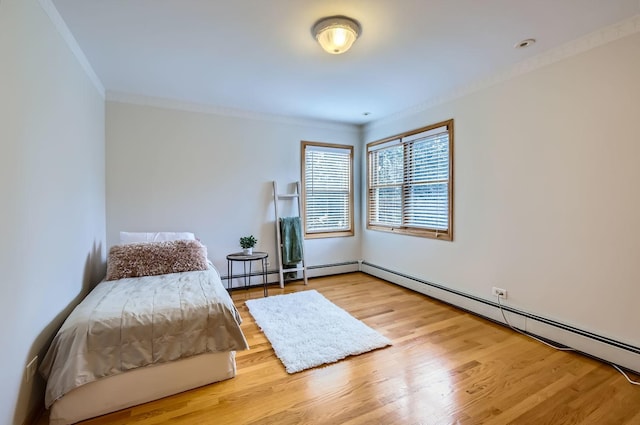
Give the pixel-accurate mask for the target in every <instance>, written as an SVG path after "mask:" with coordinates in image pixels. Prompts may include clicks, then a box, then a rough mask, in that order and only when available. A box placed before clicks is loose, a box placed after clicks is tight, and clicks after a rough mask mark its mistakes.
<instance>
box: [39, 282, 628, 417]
mask: <svg viewBox="0 0 640 425" xmlns="http://www.w3.org/2000/svg"><path fill="white" fill-rule="evenodd" d="M306 289H316V290H317V291H319V292H320V293H322V294H323V295H324V296H325V297H326V298H328V299H329V300H331V301H333V302H334V303H335V304H337V305H338V306H340V307H342V308H343V309H345V310H347V311H348V312H350V313H351V314H352V315H353V316H354V317H356V318H358V319H360V320H362V321H364V322H365V323H366V324H368V325H369V326H370V327H372V328H374V329H376V330H378V331H379V332H380V333H382V334H384V335H385V336H387V337H388V338H390V339H391V340H392V341H393V346H391V347H387V348H383V349H380V350H377V351H373V352H369V353H365V354H362V355H360V356H355V357H350V358H348V359H345V360H343V361H340V362H338V363H334V364H332V365H329V366H327V367H322V368H316V369H312V370H307V371H303V372H300V373H296V374H294V375H288V374H287V373H286V372H285V370H284V367H283V366H282V364H281V363H280V361H279V360H278V359H277V358H276V357H275V355H274V352H273V350H272V349H271V346H270V344H269V342H268V341H267V339H266V338H265V337H264V335H263V334H262V332H261V331H260V330H259V329H258V327H257V326H256V324H255V322H254V321H253V318H252V317H251V315H250V314H249V312H248V310H247V308H246V306H245V304H244V301H245V300H247V299H250V298H258V297H262V289H261V288H254V289H250V290H246V291H245V290H240V291H235V292H234V293H233V299H234V301H235V304H236V306H237V307H238V309H239V310H240V313H241V314H242V317H243V319H244V323H243V324H242V329H243V331H244V332H245V335H246V337H247V340H248V341H249V344H250V346H251V350H249V351H245V352H241V353H238V356H237V365H238V374H237V376H236V377H235V378H233V379H231V380H228V381H225V382H220V383H216V384H213V385H210V386H207V387H203V388H199V389H195V390H192V391H188V392H185V393H182V394H178V395H175V396H172V397H167V398H165V399H162V400H158V401H155V402H151V403H147V404H145V405H141V406H137V407H133V408H130V409H126V410H123V411H120V412H116V413H113V414H110V415H106V416H103V417H100V418H96V419H93V420H89V421H85V422H82V424H84V425H115V424H122V425H124V424H136V425H152V424H165V423H169V424H184V425H186V424H189V425H192V424H205V425H208V424H211V425H213V424H429V425H435V424H500V425H502V424H535V425H539V424H597V425H607V424H629V425H631V424H640V387H639V386H633V385H630V384H628V383H627V382H626V381H625V379H624V378H623V377H622V375H620V374H619V373H618V372H617V371H615V370H614V369H613V368H612V367H611V366H609V365H606V364H603V363H600V362H598V361H596V360H593V359H590V358H587V357H584V356H581V355H579V354H575V353H567V352H560V351H555V350H553V349H552V348H549V347H546V346H544V345H542V344H540V343H538V342H535V341H533V340H531V339H529V338H527V337H525V336H523V335H520V334H518V333H516V332H514V331H512V330H510V329H508V328H505V327H503V326H500V325H498V324H495V323H492V322H490V321H487V320H484V319H482V318H479V317H476V316H474V315H472V314H469V313H466V312H464V311H461V310H458V309H456V308H454V307H452V306H449V305H446V304H443V303H440V302H438V301H434V300H432V299H430V298H427V297H425V296H423V295H421V294H417V293H415V292H412V291H410V290H407V289H404V288H401V287H398V286H396V285H393V284H390V283H387V282H385V281H382V280H380V279H376V278H374V277H371V276H368V275H366V274H363V273H352V274H346V275H340V276H334V277H325V278H316V279H311V280H310V281H309V285H308V286H306V287H305V286H304V285H302V284H301V283H291V284H288V285H287V286H286V288H285V289H284V290H281V289H280V288H275V287H270V288H269V295H277V294H281V293H289V292H294V291H301V290H306ZM635 378H636V379H637V378H638V377H637V376H636V377H635ZM42 423H46V422H42Z"/></svg>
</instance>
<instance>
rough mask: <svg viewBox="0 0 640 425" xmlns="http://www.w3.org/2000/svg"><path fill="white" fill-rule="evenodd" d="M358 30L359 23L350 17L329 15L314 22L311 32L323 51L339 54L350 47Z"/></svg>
mask: <svg viewBox="0 0 640 425" xmlns="http://www.w3.org/2000/svg"><path fill="white" fill-rule="evenodd" d="M360 31H361V28H360V24H358V23H357V22H356V21H355V20H353V19H351V18H347V17H346V16H329V17H327V18H322V19H320V20H319V21H318V22H316V23H315V25H314V26H313V30H312V33H313V36H314V37H315V39H316V40H318V43H320V46H322V48H323V49H324V50H325V51H327V52H328V53H331V54H332V55H339V54H341V53H344V52H346V51H347V50H349V49H350V48H351V45H352V44H353V42H354V41H356V38H358V36H359V35H360Z"/></svg>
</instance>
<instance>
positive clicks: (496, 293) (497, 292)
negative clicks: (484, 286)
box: [491, 286, 507, 299]
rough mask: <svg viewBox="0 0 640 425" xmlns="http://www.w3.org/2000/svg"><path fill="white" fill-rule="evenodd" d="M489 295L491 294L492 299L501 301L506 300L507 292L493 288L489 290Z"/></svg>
mask: <svg viewBox="0 0 640 425" xmlns="http://www.w3.org/2000/svg"><path fill="white" fill-rule="evenodd" d="M491 293H492V294H493V296H494V297H500V298H502V299H507V290H506V289H502V288H498V287H495V286H494V287H493V288H492V289H491Z"/></svg>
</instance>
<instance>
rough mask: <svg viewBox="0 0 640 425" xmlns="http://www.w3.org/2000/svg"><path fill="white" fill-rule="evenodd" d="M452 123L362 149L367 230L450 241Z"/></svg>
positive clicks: (424, 129) (381, 141) (450, 121)
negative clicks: (364, 160) (365, 153)
mask: <svg viewBox="0 0 640 425" xmlns="http://www.w3.org/2000/svg"><path fill="white" fill-rule="evenodd" d="M452 153H453V120H449V121H445V122H441V123H438V124H434V125H430V126H428V127H423V128H420V129H417V130H413V131H409V132H406V133H402V134H399V135H396V136H392V137H389V138H387V139H384V140H380V141H377V142H373V143H369V144H368V145H367V170H368V179H367V180H368V193H367V206H368V208H367V228H368V229H373V230H382V231H388V232H394V233H404V234H410V235H415V236H423V237H428V238H437V239H444V240H452V239H453V229H452V211H453V208H452V202H453V201H452V199H453V177H452V176H453V160H452Z"/></svg>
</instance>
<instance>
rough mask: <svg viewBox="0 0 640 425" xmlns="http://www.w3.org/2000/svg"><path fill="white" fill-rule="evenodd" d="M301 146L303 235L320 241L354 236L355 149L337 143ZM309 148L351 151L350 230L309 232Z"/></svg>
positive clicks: (306, 143) (313, 143) (305, 142)
mask: <svg viewBox="0 0 640 425" xmlns="http://www.w3.org/2000/svg"><path fill="white" fill-rule="evenodd" d="M300 143H301V146H300V155H301V160H300V168H301V177H302V178H301V182H302V184H301V190H302V203H301V204H302V221H303V233H304V238H305V239H320V238H336V237H347V236H354V234H355V231H354V219H353V216H354V207H353V206H354V194H353V192H354V187H353V173H354V170H353V152H354V147H353V146H351V145H341V144H336V143H325V142H309V141H305V140H303V141H301V142H300ZM307 146H315V147H321V148H322V147H325V148H335V149H344V150H348V151H349V168H350V170H349V197H348V201H349V230H336V231H323V232H307V212H306V208H307V202H306V200H307V194H306V173H305V171H306V149H307Z"/></svg>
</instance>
